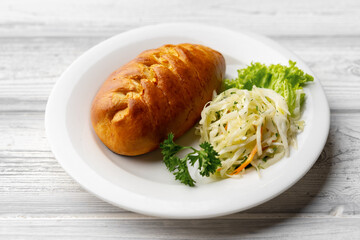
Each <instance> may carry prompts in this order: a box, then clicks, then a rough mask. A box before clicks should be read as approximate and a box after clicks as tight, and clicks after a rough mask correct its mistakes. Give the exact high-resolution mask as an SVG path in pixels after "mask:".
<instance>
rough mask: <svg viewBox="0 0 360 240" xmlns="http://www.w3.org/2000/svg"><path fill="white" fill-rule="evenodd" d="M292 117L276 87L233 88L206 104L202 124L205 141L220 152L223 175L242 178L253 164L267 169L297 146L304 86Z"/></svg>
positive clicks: (199, 130)
mask: <svg viewBox="0 0 360 240" xmlns="http://www.w3.org/2000/svg"><path fill="white" fill-rule="evenodd" d="M295 95H296V97H295V101H294V102H295V104H294V109H293V111H294V112H295V113H296V114H293V115H295V116H296V118H294V117H292V116H291V113H290V111H289V108H288V105H287V102H286V100H285V98H284V97H283V96H281V95H280V94H279V93H277V92H275V91H274V90H272V89H265V88H257V87H256V86H253V88H252V90H251V91H249V90H247V89H237V88H231V89H228V90H226V91H224V92H222V93H221V94H220V95H218V96H215V97H214V99H213V100H212V101H211V102H209V103H208V104H207V105H205V107H204V109H203V111H202V113H201V120H200V123H199V126H198V133H199V134H200V136H201V140H200V141H201V142H209V143H210V144H211V145H212V146H213V147H214V149H215V151H217V152H218V153H219V158H220V160H221V164H222V166H221V168H219V169H218V170H217V174H219V175H220V176H221V177H239V176H241V173H242V172H243V171H245V168H247V167H249V166H253V167H255V168H256V169H257V170H259V169H262V168H267V167H268V166H270V165H272V164H273V163H275V162H277V161H278V160H280V159H281V158H282V157H283V156H288V155H289V146H290V145H292V146H295V147H296V134H297V133H298V132H300V131H302V130H303V128H304V122H303V121H299V116H300V114H299V112H300V104H301V98H302V96H303V91H302V89H297V90H296V94H295Z"/></svg>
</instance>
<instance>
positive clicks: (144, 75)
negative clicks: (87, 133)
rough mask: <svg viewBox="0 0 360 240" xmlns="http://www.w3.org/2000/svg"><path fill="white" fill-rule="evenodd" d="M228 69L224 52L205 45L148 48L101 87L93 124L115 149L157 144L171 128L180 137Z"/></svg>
mask: <svg viewBox="0 0 360 240" xmlns="http://www.w3.org/2000/svg"><path fill="white" fill-rule="evenodd" d="M224 74H225V59H224V57H223V56H222V55H221V54H220V53H219V52H217V51H215V50H212V49H211V48H208V47H205V46H202V45H196V44H187V43H185V44H179V45H164V46H162V47H160V48H157V49H153V50H147V51H144V52H142V53H141V54H140V55H138V56H137V57H136V58H135V59H133V60H132V61H130V62H129V63H127V64H125V65H124V66H122V67H121V68H119V69H118V70H116V71H115V72H113V73H112V74H111V75H110V76H109V78H108V79H107V80H106V81H105V82H104V84H103V85H102V87H101V88H100V90H99V92H98V93H97V95H96V96H95V99H94V101H93V104H92V108H91V121H92V124H93V127H94V130H95V132H96V134H97V135H98V137H99V138H100V139H101V141H102V142H103V143H104V144H105V145H106V146H107V147H108V148H109V149H110V150H112V151H113V152H115V153H118V154H122V155H129V156H134V155H140V154H144V153H147V152H149V151H151V150H154V149H156V148H157V147H158V146H159V144H160V143H161V142H162V141H163V140H164V139H165V138H166V137H167V134H168V133H170V132H172V133H173V134H174V135H175V138H176V137H179V136H181V135H182V134H184V133H185V132H186V131H187V130H188V129H189V128H191V127H192V126H193V125H194V124H195V123H196V122H197V121H198V119H199V118H200V113H201V111H202V109H203V107H204V105H205V104H206V103H207V102H208V101H210V100H211V99H212V95H213V92H214V90H219V88H220V86H221V81H222V79H223V77H224Z"/></svg>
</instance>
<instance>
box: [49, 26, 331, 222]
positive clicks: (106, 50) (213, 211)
mask: <svg viewBox="0 0 360 240" xmlns="http://www.w3.org/2000/svg"><path fill="white" fill-rule="evenodd" d="M185 42H187V43H198V44H203V45H206V46H209V47H211V48H213V49H215V50H217V51H219V52H221V53H222V54H223V55H224V57H225V59H226V64H227V70H226V74H227V76H236V69H237V68H239V67H243V66H245V65H247V64H250V63H251V62H252V61H254V62H255V61H258V62H262V63H266V64H272V63H281V64H288V61H289V59H291V60H293V61H296V62H297V65H298V66H299V67H300V68H301V69H303V70H304V71H305V72H307V73H309V74H311V75H313V76H314V74H313V73H312V71H311V70H310V68H309V67H308V66H306V64H305V63H304V62H303V61H301V60H300V59H299V58H298V57H297V56H296V55H294V54H293V53H291V52H290V51H288V50H286V49H284V48H283V47H281V46H279V45H278V44H276V43H275V42H273V41H271V40H269V39H267V38H265V37H261V36H258V35H255V34H252V33H248V32H242V31H236V32H235V31H231V30H227V29H223V28H217V27H210V26H205V25H196V24H165V25H155V26H147V27H143V28H138V29H134V30H131V31H128V32H125V33H121V34H119V35H117V36H115V37H112V38H110V39H108V40H106V41H104V42H102V43H100V44H98V45H97V46H95V47H93V48H92V49H90V50H89V51H87V52H86V53H84V54H83V55H82V56H81V57H79V58H78V59H77V60H76V61H75V62H74V63H73V64H72V65H71V66H70V67H69V68H68V69H67V70H66V71H65V73H64V74H63V75H62V76H61V78H60V79H59V80H58V81H57V83H56V85H55V87H54V89H53V91H52V93H51V95H50V97H49V101H48V104H47V107H46V116H45V126H46V132H47V136H48V139H49V142H50V145H51V149H52V151H53V153H54V155H55V157H56V159H57V160H58V161H59V163H60V164H61V165H62V167H63V168H64V169H65V171H66V172H68V174H69V175H71V176H72V177H73V178H74V179H75V180H76V181H77V182H78V183H79V184H80V185H81V186H83V187H84V188H85V189H87V190H88V191H89V192H92V193H93V194H95V195H96V196H98V197H99V198H101V199H103V200H105V201H107V202H109V203H112V204H114V205H116V206H119V207H122V208H125V209H128V210H131V211H134V212H139V213H143V214H147V215H152V216H159V217H166V218H207V217H215V216H221V215H226V214H230V213H234V212H238V211H242V210H245V209H248V208H251V207H254V206H256V205H258V204H261V203H263V202H265V201H267V200H269V199H271V198H273V197H275V196H277V195H279V194H280V193H282V192H283V191H285V190H286V189H288V188H289V187H290V186H292V185H293V184H294V183H295V182H297V181H298V180H299V179H300V178H301V177H302V176H303V175H304V174H305V173H306V172H307V171H308V170H309V169H310V168H311V166H312V165H313V164H314V163H315V161H316V160H317V158H318V157H319V155H320V153H321V151H322V149H323V147H324V145H325V142H326V139H327V135H328V132H329V120H330V114H329V107H328V103H327V101H326V97H325V94H324V91H323V90H322V87H321V85H320V82H319V80H318V79H317V78H316V77H315V81H314V83H311V84H308V86H306V87H305V93H306V96H307V98H306V102H305V108H304V112H303V115H302V118H303V119H304V120H305V122H306V126H305V130H304V132H302V133H301V134H299V135H298V149H297V150H295V149H292V150H291V153H290V157H288V158H283V159H282V160H281V161H279V162H277V163H276V164H274V165H272V166H271V167H269V168H267V169H265V170H262V171H261V177H259V175H258V174H257V173H256V172H255V171H248V172H247V173H246V174H244V176H243V177H242V178H240V179H224V180H220V181H212V180H211V179H208V178H207V179H202V178H199V177H198V176H194V177H196V181H197V186H196V187H188V186H185V185H182V184H180V183H178V182H176V181H175V180H174V176H173V175H172V174H171V173H170V172H168V171H167V169H166V167H165V165H164V164H163V162H162V156H161V153H160V151H159V150H156V151H154V152H151V153H148V154H145V155H142V156H138V157H126V156H121V155H117V154H114V153H113V152H111V151H110V150H108V149H107V148H106V147H105V146H104V145H103V144H102V142H101V141H100V140H99V139H98V138H97V136H96V134H95V133H94V131H93V129H92V126H91V122H90V107H91V103H92V100H93V98H94V96H95V94H96V92H97V91H98V89H99V88H100V86H101V85H102V83H103V82H104V81H105V80H106V78H107V77H108V76H109V75H110V73H112V72H113V71H114V70H116V69H117V68H119V67H120V66H122V65H123V64H125V63H127V62H128V61H130V60H131V59H133V58H134V57H136V56H137V55H138V54H139V53H141V52H142V51H144V50H146V49H151V48H157V47H159V46H161V45H164V44H178V43H185ZM198 140H199V139H198V137H197V136H196V135H195V134H194V131H193V130H190V131H189V132H188V133H186V134H185V135H184V136H183V137H181V138H180V139H179V140H178V141H177V142H178V143H180V144H184V145H193V146H196V147H198Z"/></svg>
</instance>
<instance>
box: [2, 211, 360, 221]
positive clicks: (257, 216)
mask: <svg viewBox="0 0 360 240" xmlns="http://www.w3.org/2000/svg"><path fill="white" fill-rule="evenodd" d="M287 218H296V219H300V218H301V219H308V218H311V219H333V218H340V219H360V215H348V214H344V215H343V214H341V212H340V213H339V214H338V213H334V212H331V213H330V214H315V213H268V214H263V213H238V214H232V215H227V216H222V217H216V218H206V219H198V220H208V221H209V220H219V219H230V220H232V219H287ZM75 219H76V220H129V219H131V220H147V219H157V220H180V221H181V220H182V221H184V220H186V219H168V218H158V217H152V216H146V215H141V214H138V213H133V212H124V213H112V214H2V215H0V221H8V220H21V221H23V220H75Z"/></svg>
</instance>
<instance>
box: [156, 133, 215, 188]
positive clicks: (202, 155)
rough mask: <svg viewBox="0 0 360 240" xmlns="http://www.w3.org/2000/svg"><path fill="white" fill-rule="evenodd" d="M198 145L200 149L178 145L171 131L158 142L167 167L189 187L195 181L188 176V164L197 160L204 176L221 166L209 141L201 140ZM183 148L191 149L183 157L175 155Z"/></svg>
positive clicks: (192, 163)
mask: <svg viewBox="0 0 360 240" xmlns="http://www.w3.org/2000/svg"><path fill="white" fill-rule="evenodd" d="M200 147H201V148H202V149H200V150H197V149H195V148H193V147H184V146H180V145H178V144H176V143H174V135H173V134H172V133H170V134H169V135H168V138H167V139H166V140H165V141H164V142H163V143H161V144H160V148H161V149H162V151H161V153H162V155H163V160H164V163H165V165H166V167H167V169H168V170H169V171H170V172H172V173H173V174H174V175H175V179H176V180H179V181H180V182H181V183H183V184H185V185H188V186H191V187H193V186H195V183H196V182H195V180H194V179H192V177H191V176H190V173H189V169H188V165H191V166H194V164H195V163H196V162H198V163H199V171H200V175H201V176H206V177H209V176H210V174H213V173H215V171H216V169H217V168H218V167H219V166H221V161H220V159H219V158H218V156H219V154H218V153H217V152H216V151H215V150H214V148H213V146H211V144H210V143H208V142H203V143H201V144H200ZM184 149H191V150H192V152H190V153H188V154H187V155H186V156H185V157H184V158H179V157H178V156H176V154H177V153H178V152H180V151H181V150H184Z"/></svg>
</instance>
